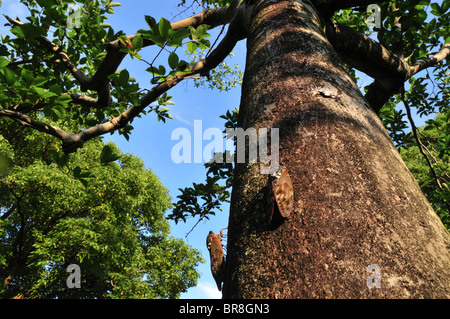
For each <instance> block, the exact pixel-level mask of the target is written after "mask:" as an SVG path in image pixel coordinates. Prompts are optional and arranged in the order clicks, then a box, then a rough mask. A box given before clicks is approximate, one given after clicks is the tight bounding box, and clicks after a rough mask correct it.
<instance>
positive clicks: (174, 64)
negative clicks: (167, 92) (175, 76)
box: [169, 52, 180, 70]
mask: <svg viewBox="0 0 450 319" xmlns="http://www.w3.org/2000/svg"><path fill="white" fill-rule="evenodd" d="M179 61H180V59H179V58H178V55H177V54H176V53H175V52H172V53H170V55H169V66H170V67H171V68H172V69H173V70H175V69H177V68H178V62H179Z"/></svg>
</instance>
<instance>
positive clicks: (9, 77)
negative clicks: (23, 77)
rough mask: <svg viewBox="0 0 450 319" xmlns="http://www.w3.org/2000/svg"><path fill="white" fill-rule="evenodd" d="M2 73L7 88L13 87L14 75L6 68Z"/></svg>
mask: <svg viewBox="0 0 450 319" xmlns="http://www.w3.org/2000/svg"><path fill="white" fill-rule="evenodd" d="M3 72H4V75H5V79H6V84H7V85H8V86H12V85H14V83H15V82H16V74H15V73H14V72H13V71H11V70H10V69H8V68H6V67H5V68H4V69H3Z"/></svg>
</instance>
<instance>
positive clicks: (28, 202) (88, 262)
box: [0, 118, 203, 298]
mask: <svg viewBox="0 0 450 319" xmlns="http://www.w3.org/2000/svg"><path fill="white" fill-rule="evenodd" d="M0 153H1V156H0V159H2V160H1V161H0V162H1V163H3V165H1V164H0V167H2V169H1V168H0V212H1V215H0V217H1V220H0V236H1V238H2V240H1V241H0V278H2V283H3V280H5V279H6V280H7V282H9V284H8V285H6V286H3V285H2V286H1V287H0V295H1V296H2V297H3V298H8V297H13V296H18V295H19V296H23V297H27V298H177V297H179V295H180V293H181V292H184V291H186V290H187V288H188V287H191V286H194V285H195V284H196V281H197V279H198V277H199V273H198V272H197V271H196V269H195V267H196V266H198V264H199V263H200V262H202V261H203V259H202V257H201V254H200V252H199V251H197V250H195V249H193V248H191V247H190V246H188V245H186V244H185V243H184V241H182V240H181V239H175V238H173V237H171V236H170V235H169V232H170V229H169V224H168V221H167V220H166V219H165V216H164V212H165V211H166V210H167V209H168V208H170V206H171V203H170V196H169V194H168V191H167V189H166V188H164V187H163V186H162V185H161V183H160V181H159V180H158V179H157V177H156V176H155V175H154V174H153V172H152V171H151V170H148V169H146V168H145V167H144V164H143V162H142V160H140V159H139V158H137V157H136V156H134V155H130V154H123V153H121V152H120V150H119V149H118V148H117V147H116V146H115V145H114V144H113V143H108V144H104V143H103V142H101V141H100V140H98V139H97V140H94V141H92V142H91V143H88V144H87V145H86V146H85V147H84V148H83V149H82V150H80V151H78V152H77V153H75V154H71V155H69V156H66V155H64V154H63V153H62V152H61V151H60V149H59V147H58V146H57V144H55V143H54V139H53V138H52V137H49V136H47V135H44V134H40V133H39V132H36V131H31V132H30V131H29V130H28V129H24V128H22V127H19V126H18V125H16V123H13V122H8V121H6V119H3V118H2V119H0ZM69 264H77V265H79V266H80V269H81V288H80V289H76V288H75V289H68V287H67V285H66V279H67V277H68V276H69V275H70V274H69V273H67V271H66V268H67V266H68V265H69Z"/></svg>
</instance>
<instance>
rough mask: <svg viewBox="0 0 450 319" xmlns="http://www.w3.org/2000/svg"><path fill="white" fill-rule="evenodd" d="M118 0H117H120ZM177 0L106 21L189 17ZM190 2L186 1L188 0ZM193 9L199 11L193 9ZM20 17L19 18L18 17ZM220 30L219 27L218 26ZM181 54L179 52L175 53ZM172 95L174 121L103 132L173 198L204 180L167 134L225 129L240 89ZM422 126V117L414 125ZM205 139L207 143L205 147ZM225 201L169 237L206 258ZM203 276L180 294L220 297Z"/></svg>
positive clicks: (238, 60)
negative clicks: (178, 159) (179, 157)
mask: <svg viewBox="0 0 450 319" xmlns="http://www.w3.org/2000/svg"><path fill="white" fill-rule="evenodd" d="M119 2H120V1H119ZM179 2H180V0H163V1H161V0H150V1H149V0H133V1H122V6H120V7H115V8H114V10H115V14H114V15H111V16H110V17H109V19H108V21H107V22H109V23H110V24H111V26H112V27H113V28H114V30H115V31H119V30H123V31H124V32H125V33H126V34H129V35H131V34H135V33H136V32H137V30H139V29H141V28H146V23H145V20H144V15H151V16H153V17H154V18H155V19H156V20H157V21H158V20H159V19H160V18H161V17H165V18H167V19H169V20H170V21H176V20H179V19H182V18H185V17H187V16H189V15H192V14H193V12H192V10H187V12H184V13H182V11H183V8H180V7H177V4H178V3H179ZM188 2H189V1H188ZM0 12H1V13H2V14H6V15H8V16H11V17H13V18H15V17H16V16H18V17H22V18H24V17H25V15H26V13H27V9H26V8H25V7H24V6H23V5H21V4H20V3H19V1H18V0H3V5H2V7H1V8H0ZM196 13H197V12H196ZM22 20H23V19H22ZM0 22H1V24H0V34H5V32H6V28H4V27H3V24H4V18H3V16H1V17H0ZM218 29H219V28H218ZM218 31H219V30H214V31H211V32H210V33H211V35H212V37H211V38H210V40H211V42H213V41H214V39H215V37H214V35H217V34H218ZM177 53H180V51H177ZM140 54H141V55H142V57H143V58H144V59H145V60H150V61H151V60H152V59H153V57H154V54H155V51H154V49H144V50H143V51H141V52H140ZM228 62H229V64H231V65H233V64H238V65H239V66H240V67H241V68H242V71H243V68H244V65H245V41H241V42H240V43H238V45H237V47H236V48H235V57H233V58H231V59H229V60H228ZM160 64H167V63H166V60H164V59H161V62H160ZM125 68H126V69H127V70H128V71H129V73H130V76H132V77H135V78H136V79H137V81H138V82H139V84H140V86H141V88H151V87H152V85H151V84H150V79H151V76H150V74H148V73H147V72H145V69H146V68H147V65H146V64H145V63H144V62H142V61H139V60H136V59H134V60H132V59H131V58H129V57H127V58H126V59H125V60H124V61H123V63H122V65H121V66H120V67H119V70H120V69H125ZM360 77H361V83H359V86H360V87H363V86H365V85H368V84H369V83H370V82H371V79H368V78H367V77H365V76H362V75H360ZM168 94H169V95H171V96H173V98H172V101H173V102H175V105H171V106H169V108H170V112H169V113H170V114H171V115H172V116H173V120H168V121H167V122H166V123H165V124H164V123H162V122H158V121H157V120H156V117H155V116H153V115H149V116H146V117H142V118H137V119H135V120H134V122H133V123H132V125H133V126H134V130H133V131H132V134H131V137H130V140H129V141H126V140H125V138H124V137H123V136H120V135H118V134H114V135H112V136H111V135H107V136H106V137H105V139H106V140H110V141H113V142H115V143H116V144H117V145H118V146H119V148H120V149H121V150H122V151H123V152H128V153H134V154H136V155H137V156H138V157H140V158H142V159H143V160H144V162H145V165H146V167H147V168H150V169H152V170H153V171H154V173H155V174H156V175H157V176H158V178H159V179H160V180H161V182H162V183H163V185H164V186H165V187H167V188H168V189H169V191H170V194H171V196H172V198H173V199H175V198H176V196H177V195H179V194H180V192H179V190H178V188H184V187H188V186H191V185H192V183H193V182H197V183H201V182H203V181H204V177H205V172H206V171H205V169H204V166H203V164H202V163H200V164H196V163H181V164H175V163H174V162H173V161H172V159H171V150H172V147H173V146H174V145H175V144H176V143H177V141H173V140H171V134H172V132H173V130H175V129H176V128H187V129H188V130H190V131H191V133H192V134H193V132H194V130H193V124H194V121H195V120H201V121H202V126H203V132H204V131H205V130H206V129H207V128H210V127H212V128H223V124H224V121H223V120H222V119H220V118H219V116H220V115H222V114H224V113H225V112H226V111H227V110H228V109H234V108H235V107H238V106H239V101H240V88H235V89H232V90H231V91H229V92H219V91H217V90H214V91H213V90H210V89H207V88H195V87H194V85H193V82H192V80H187V81H184V82H182V83H180V84H179V85H178V86H176V87H175V88H173V89H171V90H170V91H169V93H168ZM416 124H417V125H422V124H423V121H419V122H418V123H416ZM207 143H208V142H207V141H205V142H204V144H203V146H205V145H206V144H207ZM228 209H229V207H228V205H226V206H224V207H223V211H222V212H218V214H217V215H216V216H213V217H211V218H210V219H209V220H208V221H202V222H200V223H199V224H198V226H197V227H196V228H195V229H194V230H193V231H192V232H191V233H190V235H189V236H188V237H187V238H186V237H185V235H186V234H187V233H188V232H189V230H190V229H191V228H192V227H193V226H194V224H195V223H196V222H197V220H196V219H188V221H187V222H186V223H179V224H178V225H175V223H173V222H171V227H172V235H173V236H174V237H177V238H183V239H184V240H185V241H186V242H187V243H188V244H189V245H191V246H192V247H194V248H196V249H198V250H200V251H201V252H202V254H203V256H204V257H205V259H206V260H208V257H209V255H208V251H207V249H206V244H205V241H206V236H207V234H208V232H209V231H210V230H213V231H214V232H216V233H217V232H218V231H219V230H220V229H221V228H224V227H227V224H228ZM198 270H199V272H200V273H201V277H200V279H199V281H198V285H197V287H193V288H191V289H189V290H188V292H187V293H184V294H182V298H220V297H221V294H220V293H219V292H218V290H217V288H216V284H215V282H214V280H213V278H212V276H211V272H210V268H209V260H208V261H207V262H206V263H204V264H202V265H200V267H198Z"/></svg>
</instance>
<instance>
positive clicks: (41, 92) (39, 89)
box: [31, 86, 57, 99]
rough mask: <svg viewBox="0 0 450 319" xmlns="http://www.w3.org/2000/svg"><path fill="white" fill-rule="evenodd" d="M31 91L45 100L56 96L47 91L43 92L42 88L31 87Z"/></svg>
mask: <svg viewBox="0 0 450 319" xmlns="http://www.w3.org/2000/svg"><path fill="white" fill-rule="evenodd" d="M31 91H32V92H35V93H37V94H38V95H39V97H40V98H41V99H46V98H49V97H53V96H57V95H56V94H55V93H53V92H50V91H47V90H45V89H43V88H39V87H35V86H33V87H32V88H31Z"/></svg>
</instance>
